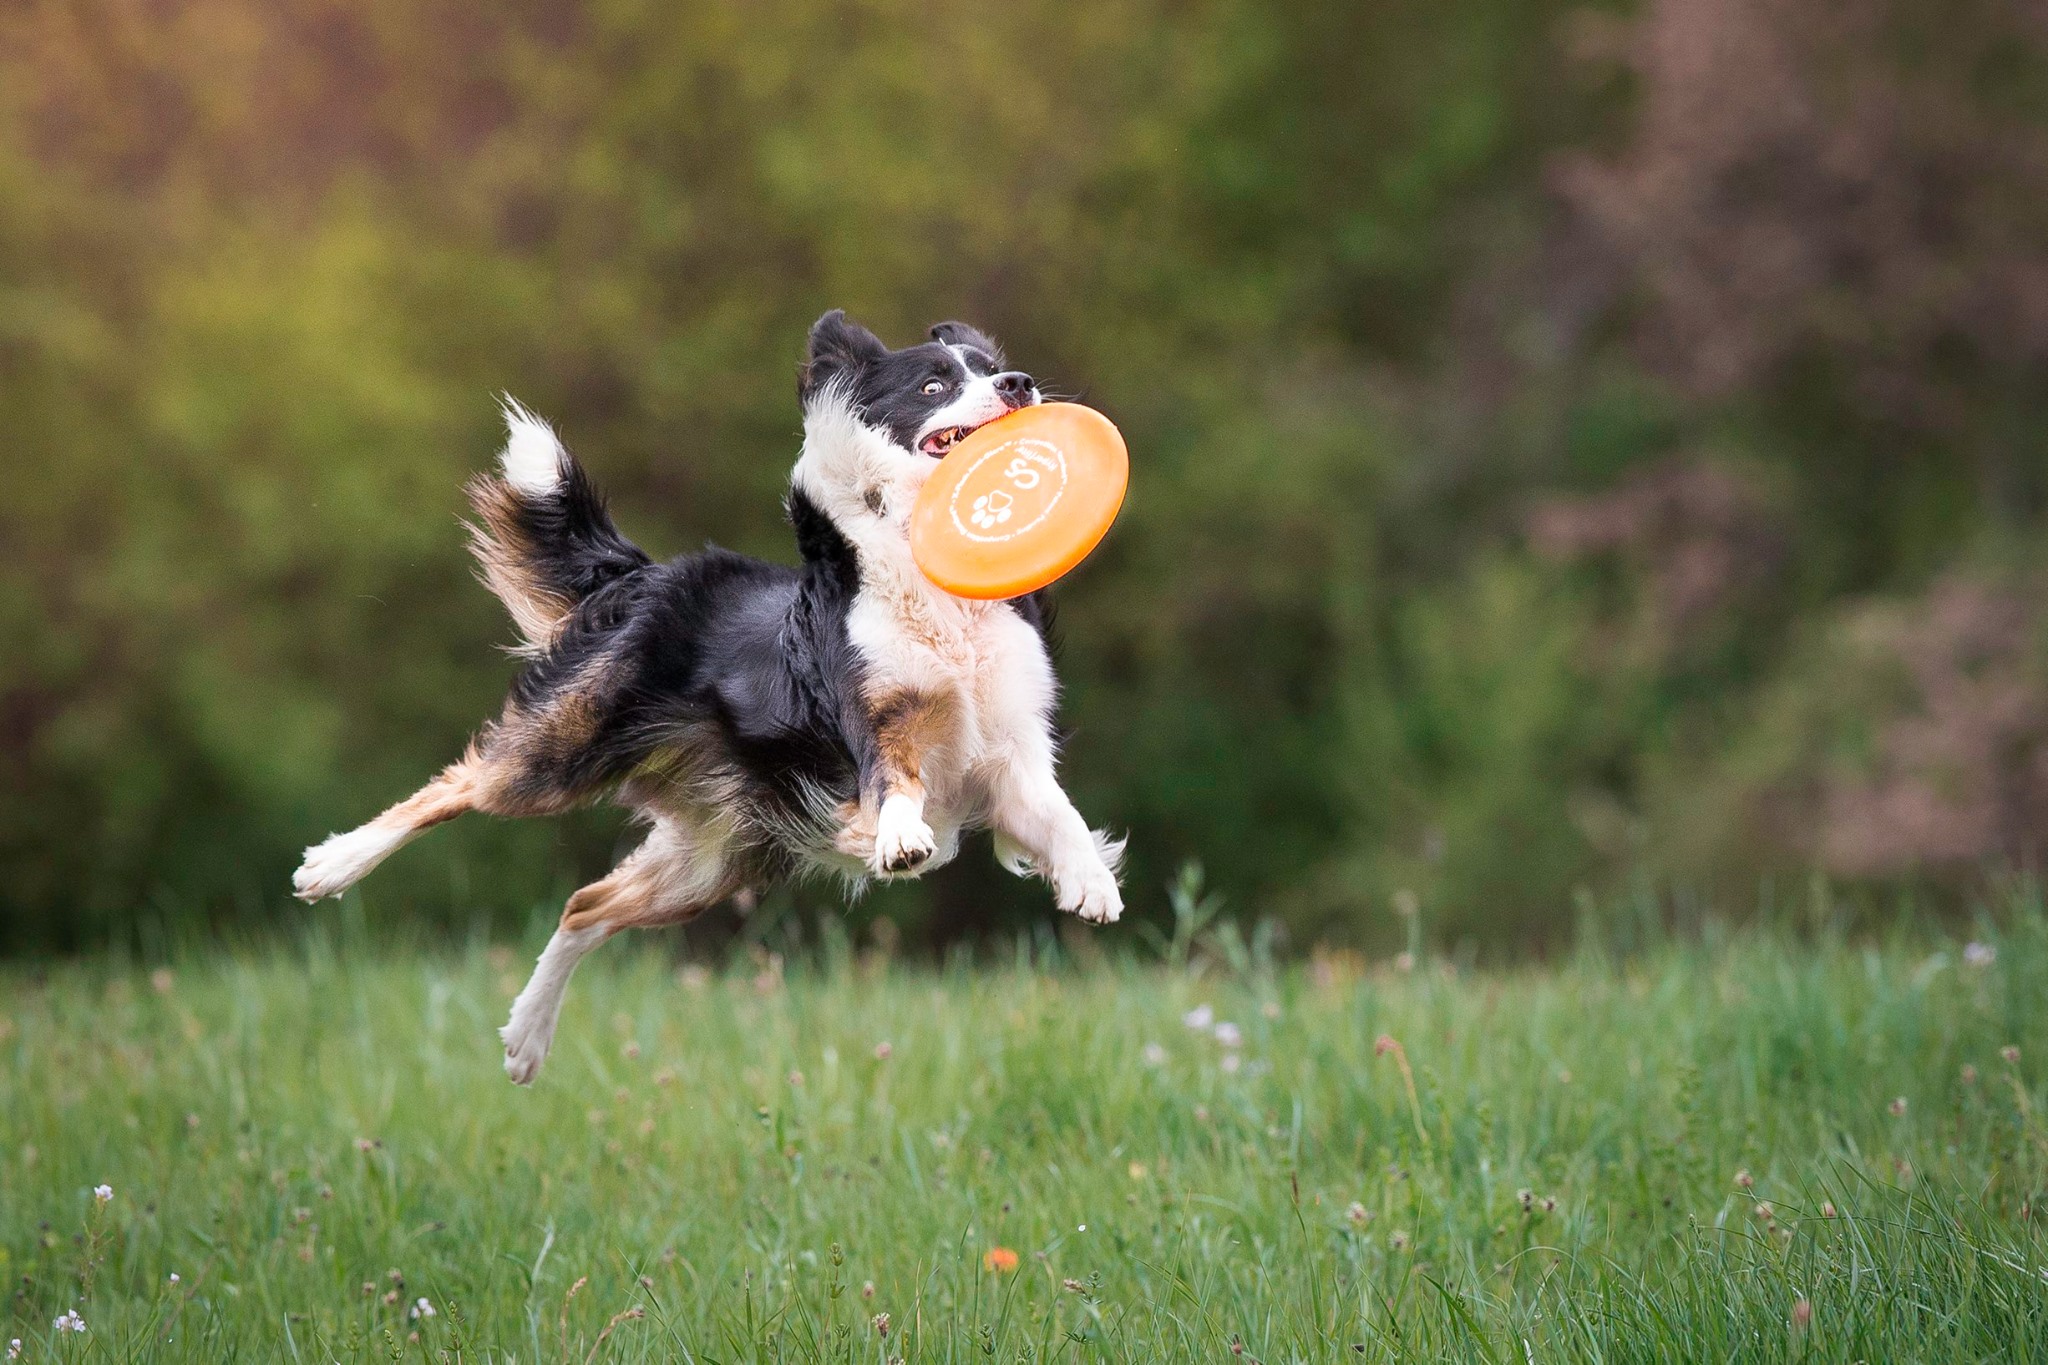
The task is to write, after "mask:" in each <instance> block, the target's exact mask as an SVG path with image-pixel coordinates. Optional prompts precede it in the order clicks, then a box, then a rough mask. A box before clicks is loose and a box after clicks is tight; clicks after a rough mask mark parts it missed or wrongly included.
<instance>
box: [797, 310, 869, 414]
mask: <svg viewBox="0 0 2048 1365" xmlns="http://www.w3.org/2000/svg"><path fill="white" fill-rule="evenodd" d="M887 354H889V348H888V347H887V346H884V345H883V344H882V339H881V338H880V337H878V336H876V335H875V334H874V333H873V332H870V331H869V330H868V329H867V328H865V327H863V326H861V325H860V324H859V323H857V322H855V321H853V320H852V319H851V318H849V317H847V316H846V310H845V309H844V308H834V309H833V310H832V311H831V312H829V313H827V314H825V316H824V317H821V318H819V319H818V320H817V321H816V322H815V323H813V324H811V341H810V346H809V349H808V350H807V351H806V352H805V354H804V367H803V370H802V371H801V372H800V373H799V374H798V375H797V381H796V393H797V397H798V398H800V399H803V400H804V401H805V402H809V401H810V398H811V395H813V394H815V393H816V392H817V391H818V390H819V389H822V388H824V387H825V385H827V384H829V383H831V382H832V380H833V379H834V378H835V377H836V376H838V375H841V374H844V373H846V372H847V371H849V370H855V369H858V368H860V367H861V366H862V365H865V364H868V363H869V362H871V361H876V360H880V359H881V358H882V357H883V356H886V355H887Z"/></svg>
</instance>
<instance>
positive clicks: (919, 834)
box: [294, 311, 1122, 1082]
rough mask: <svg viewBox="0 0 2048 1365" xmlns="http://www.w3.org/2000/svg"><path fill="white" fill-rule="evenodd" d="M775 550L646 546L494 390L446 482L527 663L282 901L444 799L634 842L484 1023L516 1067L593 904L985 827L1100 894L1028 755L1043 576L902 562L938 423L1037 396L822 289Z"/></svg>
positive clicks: (634, 904)
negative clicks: (663, 553) (996, 592)
mask: <svg viewBox="0 0 2048 1365" xmlns="http://www.w3.org/2000/svg"><path fill="white" fill-rule="evenodd" d="M798 396H799V398H800V399H801V400H802V402H803V406H804V412H805V445H804V453H803V455H802V456H801V457H800V458H799V460H798V462H797V467H796V470H795V472H794V473H793V475H792V480H791V489H790V495H789V500H788V504H787V510H788V514H789V520H790V524H791V526H792V527H793V529H794V530H795V533H796V542H797V551H798V555H799V558H800V563H799V564H798V565H797V566H795V567H789V566H786V565H782V564H775V563H770V562H767V561H764V560H759V559H752V558H749V557H747V556H745V555H739V554H734V553H732V552H730V551H727V550H722V549H718V548H716V547H712V548H708V549H706V550H704V551H703V552H701V553H698V554H689V555H683V556H681V557H679V558H676V559H672V560H670V561H668V562H667V563H655V562H654V561H653V560H652V559H650V558H649V557H648V556H647V554H645V553H644V552H643V551H642V550H641V549H640V548H639V547H638V546H636V545H634V544H633V543H632V542H631V541H629V540H627V539H626V538H625V537H624V536H622V535H621V534H620V533H619V530H618V528H617V527H616V526H615V525H614V524H613V522H612V519H611V515H610V513H609V512H608V511H607V510H606V508H605V503H604V499H603V497H602V496H601V495H600V494H599V492H598V491H597V488H596V486H595V485H594V484H593V483H592V482H591V480H590V478H589V476H588V475H587V474H586V473H585V472H584V471H583V469H582V467H581V466H580V465H579V464H577V462H576V460H575V459H574V457H572V456H571V455H570V454H569V452H568V451H567V449H566V448H564V447H563V446H562V445H561V444H560V443H559V442H558V441H557V440H556V438H555V436H554V433H553V432H552V431H550V430H549V429H548V428H547V427H546V426H545V425H544V424H543V423H541V422H540V421H539V420H538V419H537V418H534V417H532V416H531V415H530V414H528V413H526V412H525V411H524V410H523V409H521V408H519V407H517V406H516V405H513V404H509V402H508V408H507V419H508V426H509V428H510V439H509V440H508V443H507V446H506V449H505V452H504V455H503V456H502V469H501V472H500V473H497V474H493V475H488V476H483V477H479V478H478V479H476V480H474V481H473V482H472V483H471V485H470V496H471V499H472V501H473V503H474V504H475V507H476V510H477V516H478V525H477V526H476V527H475V528H473V531H474V537H473V548H474V549H475V551H476V553H477V556H478V559H479V562H480V564H481V566H482V570H483V576H484V579H485V581H486V583H487V584H488V585H489V586H490V588H491V590H492V591H493V592H495V593H497V595H498V596H499V597H500V598H501V599H502V600H503V601H504V602H505V604H506V606H507V607H508V608H509V609H510V610H511V613H512V615H513V618H514V620H515V621H516V622H517V623H518V625H519V627H520V630H521V632H522V634H523V635H524V636H525V644H524V646H523V648H522V649H521V651H520V652H521V653H523V654H524V655H526V656H527V658H528V660H529V662H528V664H527V666H526V667H525V669H524V670H523V671H522V672H521V673H520V675H519V677H518V678H517V679H516V680H515V682H514V683H513V685H512V691H511V695H510V697H509V698H508V700H507V702H506V705H505V709H504V711H503V713H502V714H501V715H500V716H499V717H498V719H497V720H495V721H493V722H492V723H490V724H488V725H486V726H485V727H484V728H483V730H482V731H481V732H480V733H479V734H478V736H477V738H476V740H475V741H474V742H473V743H472V744H471V746H470V749H469V751H468V752H467V753H466V754H465V755H464V756H463V757H462V758H461V759H460V760H458V761H457V762H456V763H454V764H451V765H450V766H449V767H448V768H447V769H445V770H444V771H443V772H442V773H441V774H440V775H439V776H438V777H436V778H435V779H434V780H433V781H431V782H429V783H428V784H427V785H426V786H425V787H424V788H422V789H421V790H420V791H419V792H417V793H415V794H414V795H413V796H411V797H410V798H408V799H407V800H405V801H402V802H400V803H399V804H397V805H396V806H393V807H392V808H391V809H390V810H387V811H385V812H384V813H383V814H382V815H380V816H378V817H377V818H376V819H374V820H372V821H370V822H369V823H368V824H366V825H364V826H362V827H360V828H358V829H356V830H353V831H350V832H348V833H346V834H338V835H335V836H333V837H331V838H330V839H328V840H327V841H326V842H324V843H322V844H320V845H317V846H315V847H314V848H311V849H308V850H307V854H306V860H305V862H304V864H303V865H302V866H301V867H300V869H299V872H298V874H297V876H296V877H295V878H294V885H295V889H296V890H297V892H298V894H299V895H300V896H302V897H304V898H305V899H308V900H316V899H318V898H320V897H321V896H326V895H338V894H339V893H340V892H341V891H342V890H345V889H346V888H347V887H348V886H350V885H352V884H353V883H354V882H356V881H357V880H359V879H360V878H362V877H363V876H365V875H366V874H367V873H368V872H369V871H370V870H371V869H372V868H374V867H375V866H376V865H377V863H378V862H380V861H381V860H382V859H383V858H385V857H387V856H389V855H390V854H391V853H392V852H394V851H396V850H397V849H398V848H399V847H402V846H403V845H404V844H405V843H406V842H408V841H409V840H411V839H412V838H414V837H416V836H417V835H419V834H420V833H421V832H423V831H424V830H426V829H428V828H430V827H432V826H433V825H436V824H439V823H441V822H443V821H445V820H450V819H454V818H455V817H457V816H459V815H461V814H463V813H464V812H467V811H474V810H480V811H485V812H488V813H491V814H498V815H542V814H551V813H554V812H557V811H562V810H566V809H569V808H571V807H574V806H578V805H582V804H585V803H588V802H591V801H594V800H598V799H601V798H611V799H615V800H617V801H618V802H619V803H620V804H622V805H625V806H628V807H630V808H632V809H634V810H635V811H636V812H638V813H639V814H640V815H641V816H642V817H643V818H644V819H645V820H646V821H647V823H648V826H649V830H648V835H647V838H646V840H645V842H643V843H642V845H641V846H640V847H639V848H638V849H637V850H636V851H635V852H634V853H633V854H631V855H629V856H628V857H627V858H626V859H625V860H624V861H622V862H621V863H620V864H619V865H618V866H617V867H615V868H614V869H613V870H612V872H611V874H610V875H609V876H607V877H605V878H603V879H602V880H600V881H598V882H594V883H592V884H591V885H589V886H586V887H583V888H581V889H580V890H578V891H577V892H576V894H575V895H573V896H571V897H570V899H569V904H568V906H567V908H566V909H565V911H564V913H563V917H562V925H561V928H560V929H558V930H557V932H556V934H555V936H554V938H553V939H551V940H550V942H549V946H548V949H547V951H546V952H544V953H543V954H542V956H541V961H540V963H539V964H538V965H537V966H536V968H535V971H534V976H533V979H532V980H530V981H529V982H528V983H527V987H526V989H525V990H524V991H522V992H521V993H520V996H519V999H518V1000H517V1001H515V1002H514V1006H513V1011H512V1018H511V1020H510V1022H508V1023H507V1025H506V1027H505V1029H504V1030H502V1034H503V1036H504V1039H505V1043H506V1069H507V1071H508V1072H509V1073H510V1074H511V1075H512V1076H513V1078H514V1079H515V1080H519V1081H522V1082H524V1081H529V1080H531V1079H532V1078H533V1076H534V1075H535V1074H536V1073H537V1072H538V1070H539V1067H540V1065H541V1062H542V1060H543V1059H544V1058H545V1056H546V1054H547V1049H548V1046H549V1043H550V1041H551V1040H552V1037H553V1033H554V1027H555V1019H556V1015H557V1011H558V1010H559V1007H560V1002H561V996H562V990H563V988H564V987H565V986H566V984H567V981H568V974H569V973H570V972H571V971H572V970H573V969H574V965H575V963H576V961H577V960H578V959H579V958H580V957H581V956H582V955H583V954H584V953H586V952H588V951H589V950H590V948H591V947H593V946H594V945H595V944H596V943H598V942H601V941H602V940H603V939H604V938H605V937H607V936H609V935H610V934H612V933H615V932H617V931H618V930H620V929H623V928H631V927H647V926H652V925H657V924H668V923H676V922H679V921H682V920H686V919H688V918H690V917H691V916H693V915H695V914H697V913H699V912H701V911H702V910H704V909H705V908H706V907H708V906H710V905H712V904H715V903H716V902H717V901H718V900H720V899H723V898H725V897H728V896H731V895H733V894H735V893H737V892H740V891H742V890H751V889H760V888H763V887H765V886H767V885H769V884H771V883H773V882H775V881H779V880H782V879H784V878H786V877H789V876H791V875H793V874H798V873H802V872H806V871H814V870H822V871H831V872H837V873H840V874H842V875H845V876H847V877H849V878H850V879H853V880H855V881H858V880H860V879H862V878H864V877H866V876H870V875H873V876H893V875H900V874H904V873H915V872H917V871H919V870H921V869H923V868H925V867H927V866H935V865H937V864H938V863H941V862H943V861H945V860H946V859H947V858H950V857H951V856H952V855H953V853H954V852H955V851H956V850H957V848H958V840H959V836H960V833H961V832H962V831H963V830H966V829H970V828H977V827H987V826H991V825H993V826H994V827H995V829H996V832H997V851H998V856H999V857H1000V858H1001V859H1002V860H1003V861H1004V862H1005V864H1006V865H1008V866H1009V867H1011V868H1012V869H1013V870H1016V871H1020V872H1023V871H1031V872H1036V873H1038V874H1039V875H1042V876H1044V877H1045V878H1046V879H1047V880H1048V881H1049V882H1051V883H1052V884H1053V888H1054V892H1055V896H1056V899H1057V900H1058V902H1059V904H1060V906H1061V907H1062V908H1063V909H1066V910H1070V911H1073V912H1074V913H1076V914H1079V915H1081V916H1083V917H1084V918H1086V919H1089V920H1092V921H1095V922H1098V923H1101V922H1108V921H1111V920H1114V919H1115V918H1116V917H1117V916H1118V915H1119V914H1120V913H1121V912H1122V901H1121V897H1120V895H1119V893H1118V890H1117V886H1116V872H1115V869H1116V861H1117V858H1118V855H1119V854H1120V852H1121V842H1120V841H1118V840H1116V839H1113V838H1111V837H1110V836H1108V835H1106V834H1102V833H1099V832H1096V831H1091V830H1090V829H1089V828H1088V826H1087V823H1086V821H1084V820H1083V819H1082V818H1081V816H1080V814H1079V813H1078V812H1077V811H1076V810H1075V809H1074V808H1073V804H1072V802H1071V801H1070V800H1069V799H1068V797H1067V796H1066V793H1065V792H1064V791H1063V790H1061V788H1060V786H1059V783H1058V780H1057V776H1056V773H1055V770H1054V764H1055V760H1056V749H1057V746H1056V743H1055V737H1054V736H1053V734H1052V730H1051V711H1052V706H1053V696H1054V691H1055V686H1056V684H1055V680H1054V678H1053V676H1052V672H1051V664H1050V656H1049V650H1048V647H1047V642H1046V639H1045V632H1046V626H1047V614H1046V608H1045V603H1044V600H1043V598H1042V597H1041V596H1039V595H1033V596H1030V597H1025V598H1021V599H1018V600H1016V601H1013V602H1008V603H980V602H970V601H966V600H964V599H959V598H954V597H951V596H949V595H947V594H945V593H944V592H943V591H942V590H940V589H938V588H936V587H935V586H934V585H932V584H931V583H930V582H929V581H927V580H925V579H924V578H923V577H922V576H921V575H920V574H918V573H917V572H916V570H915V569H914V567H912V566H911V561H910V558H909V552H908V541H907V525H908V515H909V509H910V507H911V505H912V502H913V500H914V496H915V494H916V492H917V490H919V489H921V488H922V487H923V483H924V480H925V479H926V478H927V477H928V471H929V469H930V468H932V467H933V466H932V465H931V464H929V463H928V461H927V459H926V457H938V458H943V457H944V455H945V454H946V453H947V452H948V451H949V450H951V449H952V447H953V445H954V444H956V443H957V442H958V441H959V440H960V439H962V438H963V437H964V436H965V435H966V434H967V433H968V432H970V431H971V430H973V429H974V428H975V427H978V426H980V425H982V424H984V423H986V422H988V421H991V420H993V419H994V418H996V417H998V416H1000V415H1002V414H1003V413H1005V412H1008V411H1011V410H1014V409H1015V408H1018V407H1023V406H1027V405H1029V404H1032V403H1036V402H1038V401H1039V394H1038V389H1037V387H1036V385H1035V383H1034V382H1033V381H1032V379H1031V377H1030V376H1029V375H1026V374H1023V373H1021V372H1019V371H1014V370H1006V369H1005V368H1004V367H1003V358H1002V353H1001V351H1000V350H999V349H998V348H997V347H996V345H995V343H994V342H993V341H991V340H990V339H989V338H988V337H986V336H984V335H982V334H981V333H980V332H977V331H975V330H974V329H973V328H971V327H968V326H966V325H965V324H962V323H941V324H939V325H938V326H936V327H934V328H932V329H931V333H930V339H929V340H928V341H926V342H923V343H921V344H919V345H916V346H911V347H906V348H904V349H902V350H893V351H892V350H890V349H889V348H888V347H886V346H884V345H883V344H882V343H881V341H880V340H878V339H877V338H876V337H875V336H874V334H873V333H871V332H869V331H868V330H867V329H865V328H863V327H860V326H858V325H856V324H854V323H852V322H850V321H848V320H847V318H846V316H845V314H843V313H840V312H836V311H835V312H831V313H827V314H826V315H825V316H824V317H822V318H820V319H819V320H818V322H817V325H816V326H815V327H813V328H812V331H811V336H810V343H809V347H808V350H807V354H806V358H805V361H804V364H803V367H802V370H801V373H800V377H799V380H798Z"/></svg>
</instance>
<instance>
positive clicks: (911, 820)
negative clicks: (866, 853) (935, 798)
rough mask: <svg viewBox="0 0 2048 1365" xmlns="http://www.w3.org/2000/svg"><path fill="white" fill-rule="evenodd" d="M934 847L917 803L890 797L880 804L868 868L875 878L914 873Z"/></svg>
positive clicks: (904, 797)
mask: <svg viewBox="0 0 2048 1365" xmlns="http://www.w3.org/2000/svg"><path fill="white" fill-rule="evenodd" d="M937 847H938V843H937V841H936V840H934V839H933V837H932V827H931V826H930V825H928V824H926V823H925V822H924V816H923V814H922V813H921V812H920V811H919V810H918V803H917V802H915V801H913V800H911V799H910V798H909V797H907V796H892V797H890V798H888V799H887V800H886V801H884V802H882V812H881V814H880V815H878V816H877V817H876V818H875V852H874V857H873V859H872V861H870V862H869V864H868V866H869V867H871V868H872V869H874V872H875V875H876V876H878V877H886V876H890V875H893V874H896V873H902V872H914V871H916V870H917V869H918V868H920V867H923V866H924V864H925V861H926V860H927V859H928V858H930V857H931V856H932V853H933V852H934V851H935V850H936V849H937Z"/></svg>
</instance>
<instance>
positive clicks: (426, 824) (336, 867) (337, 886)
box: [292, 749, 491, 901]
mask: <svg viewBox="0 0 2048 1365" xmlns="http://www.w3.org/2000/svg"><path fill="white" fill-rule="evenodd" d="M490 785H491V784H490V783H489V781H488V769H487V765H486V763H485V761H484V760H483V759H481V758H479V757H478V756H477V752H476V750H475V749H471V750H470V751H469V752H468V753H466V754H464V755H463V756H462V757H461V758H460V759H458V760H457V761H455V762H454V763H451V764H449V765H448V766H447V767H446V768H443V769H442V770H441V773H440V776H438V777H436V778H435V779H434V780H433V781H432V782H429V783H428V784H427V785H426V786H424V787H422V788H420V789H419V790H418V791H416V792H414V793H413V794H412V795H411V796H408V797H406V798H405V800H403V801H401V802H399V803H398V804H397V805H395V806H393V807H392V808H391V809H390V810H387V811H385V812H384V813H383V814H382V815H380V816H378V817H377V818H376V819H374V820H372V821H370V823H368V824H367V825H362V826H359V827H358V828H356V829H352V830H350V831H348V833H346V834H335V835H330V836H329V837H328V838H327V840H326V841H325V842H324V843H318V844H315V845H313V847H311V848H309V849H307V850H306V857H305V861H304V862H302V863H301V864H300V865H299V870H298V871H297V872H296V873H294V874H293V875H292V894H293V895H295V896H297V897H298V898H299V899H300V900H302V901H317V900H319V899H320V898H321V897H323V896H339V895H340V894H341V893H342V892H344V891H346V890H348V889H349V888H350V887H351V886H354V885H355V884H356V883H357V882H359V881H361V880H362V879H363V878H364V877H366V876H368V875H369V874H370V870H371V869H372V868H374V867H376V866H377V864H379V863H381V862H383V861H384V860H385V859H386V858H388V857H390V856H391V855H392V854H394V853H396V852H398V850H399V849H401V848H404V847H405V846H406V845H407V844H409V843H411V842H412V841H413V840H414V839H417V838H419V837H420V835H422V834H424V833H426V832H427V831H428V830H430V829H432V828H433V827H434V826H435V825H439V824H444V823H446V822H447V821H449V820H453V819H454V818H455V817H456V816H458V815H461V814H463V813H464V812H466V811H472V810H479V809H487V808H488V796H487V792H488V789H489V787H490Z"/></svg>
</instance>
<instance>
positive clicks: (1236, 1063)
mask: <svg viewBox="0 0 2048 1365" xmlns="http://www.w3.org/2000/svg"><path fill="white" fill-rule="evenodd" d="M1219 1065H1221V1066H1222V1068H1223V1074H1224V1075H1226V1076H1235V1075H1236V1074H1237V1069H1238V1068H1239V1067H1241V1066H1243V1065H1244V1058H1243V1057H1241V1056H1239V1055H1238V1054H1237V1053H1235V1052H1226V1053H1224V1054H1223V1060H1222V1062H1221V1063H1219Z"/></svg>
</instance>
